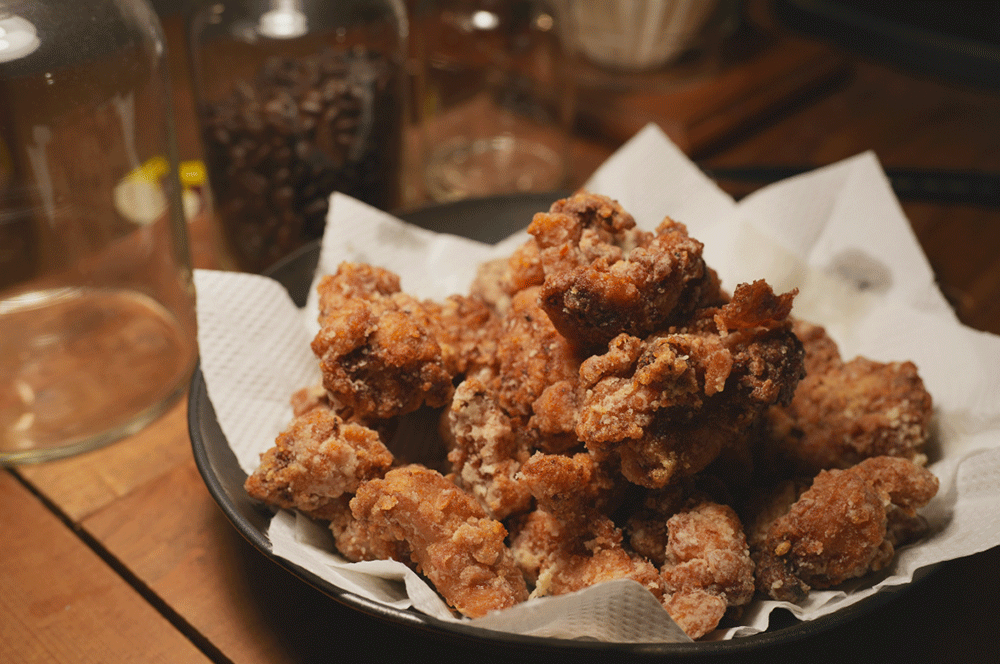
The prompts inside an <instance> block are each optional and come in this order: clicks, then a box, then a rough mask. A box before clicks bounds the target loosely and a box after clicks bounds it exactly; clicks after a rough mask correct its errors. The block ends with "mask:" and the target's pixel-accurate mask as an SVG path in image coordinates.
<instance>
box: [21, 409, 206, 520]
mask: <svg viewBox="0 0 1000 664" xmlns="http://www.w3.org/2000/svg"><path fill="white" fill-rule="evenodd" d="M186 417H187V395H186V394H185V395H182V397H181V398H180V399H179V400H178V402H177V403H176V404H175V405H174V406H173V407H172V408H171V409H170V410H169V411H168V412H167V413H165V414H164V415H163V416H162V417H160V418H159V419H158V420H156V421H155V422H153V423H152V424H151V425H150V426H148V427H146V428H145V429H143V430H142V431H140V432H139V433H138V434H136V435H134V436H131V437H130V438H127V439H125V440H122V441H119V442H117V443H113V444H111V445H108V446H107V447H103V448H101V449H98V450H94V451H91V452H87V453H85V454H80V455H77V456H73V457H68V458H66V459H59V460H57V461H50V462H47V463H40V464H28V465H24V466H20V467H18V470H17V472H18V474H19V475H21V476H22V477H23V478H25V480H27V481H28V482H30V483H31V484H32V486H34V487H35V488H36V489H37V490H38V491H39V493H41V494H42V495H44V496H46V497H47V498H48V499H49V500H51V501H52V502H53V503H54V504H55V505H56V506H57V507H58V508H59V509H60V510H61V511H62V512H63V513H64V514H65V515H66V516H67V517H69V518H70V519H71V520H73V521H79V520H81V519H83V518H85V517H86V516H87V515H88V514H91V513H93V512H94V511H96V510H98V509H100V508H101V507H103V506H105V505H107V504H108V503H110V502H113V501H114V500H116V499H118V498H120V497H122V496H124V495H126V494H128V493H129V492H130V491H132V490H133V489H134V488H135V487H137V486H141V485H142V484H145V483H146V482H148V481H149V480H151V479H153V478H155V477H158V476H160V475H162V474H163V473H166V472H168V471H169V470H170V469H171V468H173V467H175V466H177V465H178V464H180V463H182V462H184V461H186V460H189V459H190V458H191V449H190V446H189V444H187V441H188V434H187V419H186ZM165 440H173V441H179V442H180V443H181V444H173V445H165V444H163V443H164V441H165Z"/></svg>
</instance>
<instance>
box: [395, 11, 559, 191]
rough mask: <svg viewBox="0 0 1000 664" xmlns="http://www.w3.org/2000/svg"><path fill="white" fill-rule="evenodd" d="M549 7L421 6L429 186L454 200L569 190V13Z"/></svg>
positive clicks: (417, 28) (417, 24) (420, 85)
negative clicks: (566, 187) (567, 187)
mask: <svg viewBox="0 0 1000 664" xmlns="http://www.w3.org/2000/svg"><path fill="white" fill-rule="evenodd" d="M560 7H561V5H560V3H559V2H553V1H551V0H422V1H421V2H419V3H418V4H417V9H416V12H415V18H414V34H415V36H416V38H417V44H418V52H419V57H418V59H419V60H420V61H421V63H422V65H423V66H422V68H421V70H420V76H419V78H418V82H417V86H416V87H417V97H418V100H419V103H418V111H419V116H420V121H421V128H422V132H421V133H422V149H421V151H422V174H423V185H424V188H425V190H426V194H427V196H428V197H429V198H431V199H432V200H435V201H454V200H459V199H463V198H473V197H481V196H489V195H493V194H516V193H526V192H538V191H550V190H555V189H561V188H563V187H565V186H566V185H567V182H568V175H569V172H570V171H569V164H570V159H571V154H570V152H571V133H572V126H573V119H574V110H575V84H574V77H573V73H572V71H571V69H570V67H571V65H572V52H573V45H572V41H571V39H570V31H569V27H568V25H567V21H566V19H567V16H568V12H566V11H564V10H561V9H560Z"/></svg>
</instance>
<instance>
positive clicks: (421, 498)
mask: <svg viewBox="0 0 1000 664" xmlns="http://www.w3.org/2000/svg"><path fill="white" fill-rule="evenodd" d="M350 505H351V512H352V513H353V515H354V517H355V518H356V519H357V520H358V522H359V527H360V529H361V530H362V531H363V532H364V533H365V535H366V537H367V538H368V539H369V540H371V541H373V542H375V541H383V542H388V543H395V542H401V543H405V545H406V547H407V548H408V550H409V554H410V559H411V560H412V562H413V563H414V564H415V566H416V569H417V571H418V572H420V573H422V574H424V575H425V576H426V577H427V578H428V579H430V581H431V582H432V583H433V584H434V587H435V588H437V590H438V592H439V593H440V594H441V596H442V597H444V599H445V601H447V602H448V604H450V605H451V606H453V607H454V608H456V609H457V610H458V611H460V612H461V613H462V614H464V615H466V616H469V617H473V618H475V617H480V616H484V615H486V614H487V613H489V612H490V611H496V610H499V609H505V608H509V607H511V606H513V605H515V604H517V603H519V602H522V601H524V600H525V599H527V597H528V590H527V587H526V586H525V583H524V578H523V577H522V576H521V573H520V572H519V571H518V569H517V568H516V567H515V565H514V559H513V557H512V555H511V552H510V550H509V549H508V548H507V545H506V544H505V543H504V538H505V537H506V536H507V530H506V529H505V528H504V527H503V525H502V524H501V523H500V522H499V521H496V520H495V519H491V518H489V516H487V514H486V512H485V511H484V510H483V508H482V506H481V505H480V504H479V503H478V502H477V501H476V499H475V498H473V497H472V496H470V495H469V494H467V493H465V492H464V491H462V490H461V489H460V488H458V487H457V486H455V485H454V484H453V483H451V482H450V481H448V480H447V479H446V478H445V477H443V476H442V475H441V474H440V473H438V472H436V471H433V470H430V469H427V468H424V467H422V466H416V465H410V466H403V467H401V468H395V469H393V470H390V471H389V472H387V473H386V474H385V476H384V477H383V478H382V479H374V480H370V481H368V482H365V483H363V484H362V485H361V486H360V487H358V490H357V493H356V495H355V496H354V498H353V499H352V500H351V503H350Z"/></svg>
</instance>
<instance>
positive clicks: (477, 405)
mask: <svg viewBox="0 0 1000 664" xmlns="http://www.w3.org/2000/svg"><path fill="white" fill-rule="evenodd" d="M497 384H498V379H497V378H496V376H495V375H494V374H493V372H492V371H490V370H489V369H483V370H481V371H480V372H479V373H477V374H474V375H472V376H469V377H467V378H466V379H465V380H464V381H462V383H461V384H459V386H458V387H457V388H456V390H455V396H454V398H453V399H452V402H451V406H450V407H449V408H448V409H447V411H445V424H446V427H445V430H446V433H445V438H446V440H447V441H448V444H449V452H448V461H449V462H450V463H451V466H452V472H453V474H454V481H455V483H456V484H458V486H460V487H462V488H464V489H465V490H466V491H468V492H469V493H471V494H472V495H473V496H475V497H476V498H477V499H478V500H479V502H480V503H481V504H482V505H483V507H485V508H486V511H487V512H488V513H489V514H490V516H492V517H493V518H495V519H504V518H506V517H507V516H509V515H511V514H516V513H519V512H526V511H528V510H529V509H530V508H531V492H530V491H529V490H528V487H527V486H526V485H525V484H524V482H522V481H521V480H520V479H518V478H517V473H518V471H520V469H521V464H523V463H524V462H525V461H526V460H527V459H528V457H529V455H530V454H531V450H530V447H529V445H528V444H527V441H526V439H525V438H524V436H519V435H518V434H517V432H516V431H515V430H514V427H513V425H512V420H511V418H510V416H508V415H507V413H505V412H504V410H503V409H502V408H501V407H500V405H499V403H498V402H497V394H498V392H499V389H498V386H497Z"/></svg>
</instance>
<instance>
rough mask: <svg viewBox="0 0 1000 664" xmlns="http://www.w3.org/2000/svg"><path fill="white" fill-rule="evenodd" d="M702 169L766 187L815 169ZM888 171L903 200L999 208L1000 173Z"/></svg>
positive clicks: (714, 175) (719, 177)
mask: <svg viewBox="0 0 1000 664" xmlns="http://www.w3.org/2000/svg"><path fill="white" fill-rule="evenodd" d="M701 168H702V170H703V171H704V172H705V173H706V174H707V175H708V176H709V177H711V178H712V179H713V180H717V181H727V180H728V181H730V182H742V183H753V184H759V185H765V184H770V183H772V182H777V181H779V180H783V179H785V178H788V177H792V176H794V175H800V174H802V173H806V172H808V171H810V170H813V168H815V167H813V166H792V165H765V166H723V167H711V166H705V165H703V166H702V167H701ZM885 172H886V175H887V176H888V178H889V182H890V183H891V185H892V188H893V191H895V193H896V196H897V197H898V198H899V199H900V200H902V201H912V202H915V201H925V202H934V203H952V204H963V205H979V206H984V207H1000V173H994V172H987V171H972V170H948V169H927V168H898V167H891V168H886V169H885Z"/></svg>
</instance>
